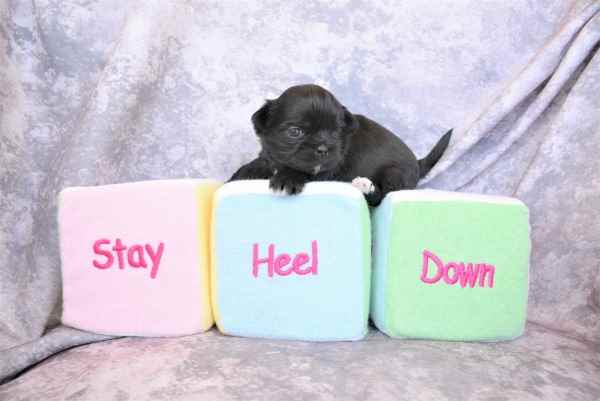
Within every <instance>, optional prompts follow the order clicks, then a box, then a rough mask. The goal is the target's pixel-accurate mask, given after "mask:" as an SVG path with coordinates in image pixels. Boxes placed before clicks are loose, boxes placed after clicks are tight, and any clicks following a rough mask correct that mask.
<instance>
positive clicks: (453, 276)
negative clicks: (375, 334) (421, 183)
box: [371, 190, 531, 341]
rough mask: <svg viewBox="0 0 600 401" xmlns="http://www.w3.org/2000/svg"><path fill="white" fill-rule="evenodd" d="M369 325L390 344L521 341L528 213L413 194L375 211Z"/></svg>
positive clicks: (501, 200)
mask: <svg viewBox="0 0 600 401" xmlns="http://www.w3.org/2000/svg"><path fill="white" fill-rule="evenodd" d="M372 224H373V239H374V248H373V264H374V269H373V283H372V302H371V317H372V319H373V321H374V322H375V324H376V326H377V327H378V328H379V329H380V330H382V331H383V332H385V333H386V334H388V335H390V336H392V337H403V338H422V339H438V340H457V341H460V340H463V341H499V340H507V339H513V338H515V337H518V336H519V335H521V334H522V333H523V330H524V326H525V318H526V311H527V296H528V288H529V256H530V250H531V244H530V236H529V232H530V228H529V211H528V208H527V206H525V204H523V203H522V202H521V201H519V200H517V199H514V198H506V197H491V196H483V195H475V194H464V193H454V192H443V191H432V190H416V191H399V192H394V193H391V194H389V195H388V196H387V197H386V198H385V200H384V201H383V202H382V204H381V205H380V206H379V207H378V208H376V209H375V210H374V211H373V216H372Z"/></svg>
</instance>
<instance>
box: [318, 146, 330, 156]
mask: <svg viewBox="0 0 600 401" xmlns="http://www.w3.org/2000/svg"><path fill="white" fill-rule="evenodd" d="M315 155H316V156H317V157H318V158H319V159H322V158H324V157H327V156H328V155H329V148H328V147H327V146H325V145H319V147H318V148H317V149H316V150H315Z"/></svg>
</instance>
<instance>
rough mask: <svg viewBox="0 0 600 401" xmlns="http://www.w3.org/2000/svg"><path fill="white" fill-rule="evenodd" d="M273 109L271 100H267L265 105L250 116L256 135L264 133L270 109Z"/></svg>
mask: <svg viewBox="0 0 600 401" xmlns="http://www.w3.org/2000/svg"><path fill="white" fill-rule="evenodd" d="M272 107H273V100H269V99H267V101H266V102H265V104H264V105H263V106H262V107H261V108H260V109H258V110H256V111H255V112H254V114H252V124H253V125H254V131H255V132H256V134H257V135H260V134H262V133H263V132H264V130H265V128H266V127H267V123H268V122H269V117H270V116H271V108H272Z"/></svg>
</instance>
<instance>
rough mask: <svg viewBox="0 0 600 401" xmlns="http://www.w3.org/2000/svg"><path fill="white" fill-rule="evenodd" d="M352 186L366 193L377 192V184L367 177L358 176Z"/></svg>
mask: <svg viewBox="0 0 600 401" xmlns="http://www.w3.org/2000/svg"><path fill="white" fill-rule="evenodd" d="M352 186H354V187H355V188H358V189H360V191H361V192H362V193H363V194H365V195H369V194H372V193H373V192H375V185H373V183H372V182H371V180H370V179H368V178H367V177H356V178H355V179H353V180H352Z"/></svg>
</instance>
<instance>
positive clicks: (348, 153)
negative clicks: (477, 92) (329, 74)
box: [231, 85, 452, 206]
mask: <svg viewBox="0 0 600 401" xmlns="http://www.w3.org/2000/svg"><path fill="white" fill-rule="evenodd" d="M252 123H253V124H254V130H255V132H256V135H257V136H258V138H259V140H260V143H261V146H262V151H261V152H260V154H259V156H258V158H257V159H255V160H253V161H252V162H250V163H248V164H246V165H244V166H242V167H241V168H240V169H239V170H238V171H237V172H236V173H235V174H234V175H233V176H232V177H231V181H233V180H242V179H269V180H270V187H271V188H272V189H273V190H276V191H285V192H287V193H288V194H297V193H299V192H301V191H302V188H303V187H304V185H305V184H306V183H307V182H309V181H324V180H335V181H348V182H351V181H352V180H353V179H354V178H356V177H366V178H369V179H370V180H371V182H372V183H373V184H374V185H375V191H374V192H372V193H370V194H367V195H365V197H366V199H367V202H368V203H369V205H371V206H377V205H378V204H379V203H380V202H381V200H382V199H383V197H384V196H385V195H386V194H387V193H388V192H391V191H397V190H401V189H413V188H415V187H416V186H417V183H418V181H419V179H420V178H422V177H424V176H425V175H426V174H427V173H428V172H429V171H430V170H431V168H432V167H433V166H434V165H435V163H436V162H437V161H438V160H439V159H440V157H441V156H442V154H443V153H444V151H445V150H446V147H447V146H448V143H449V141H450V137H451V135H452V130H450V131H448V132H447V133H446V134H445V135H444V136H443V137H442V138H441V139H440V140H439V142H438V143H437V144H436V145H435V147H434V148H433V150H432V151H431V152H430V153H429V154H428V155H427V156H426V157H425V158H424V159H421V160H417V158H416V157H415V155H414V153H413V152H412V151H411V150H410V149H409V148H408V146H406V144H404V142H402V140H400V138H398V137H397V136H395V135H394V134H393V133H392V132H390V131H388V130H387V129H385V128H384V127H382V126H381V125H379V124H377V123H376V122H375V121H372V120H369V119H368V118H367V117H365V116H362V115H358V114H352V113H350V112H349V111H348V110H347V109H346V108H345V107H344V106H343V105H341V104H340V103H339V102H338V100H337V99H336V98H335V97H334V96H333V95H332V94H331V93H329V92H328V91H326V90H325V89H323V88H321V87H320V86H317V85H299V86H293V87H291V88H289V89H287V90H286V91H285V92H283V94H282V95H281V96H280V97H279V98H277V99H275V100H267V101H266V103H265V104H264V105H263V106H262V107H261V108H260V109H259V110H258V111H256V112H255V113H254V114H253V115H252Z"/></svg>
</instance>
